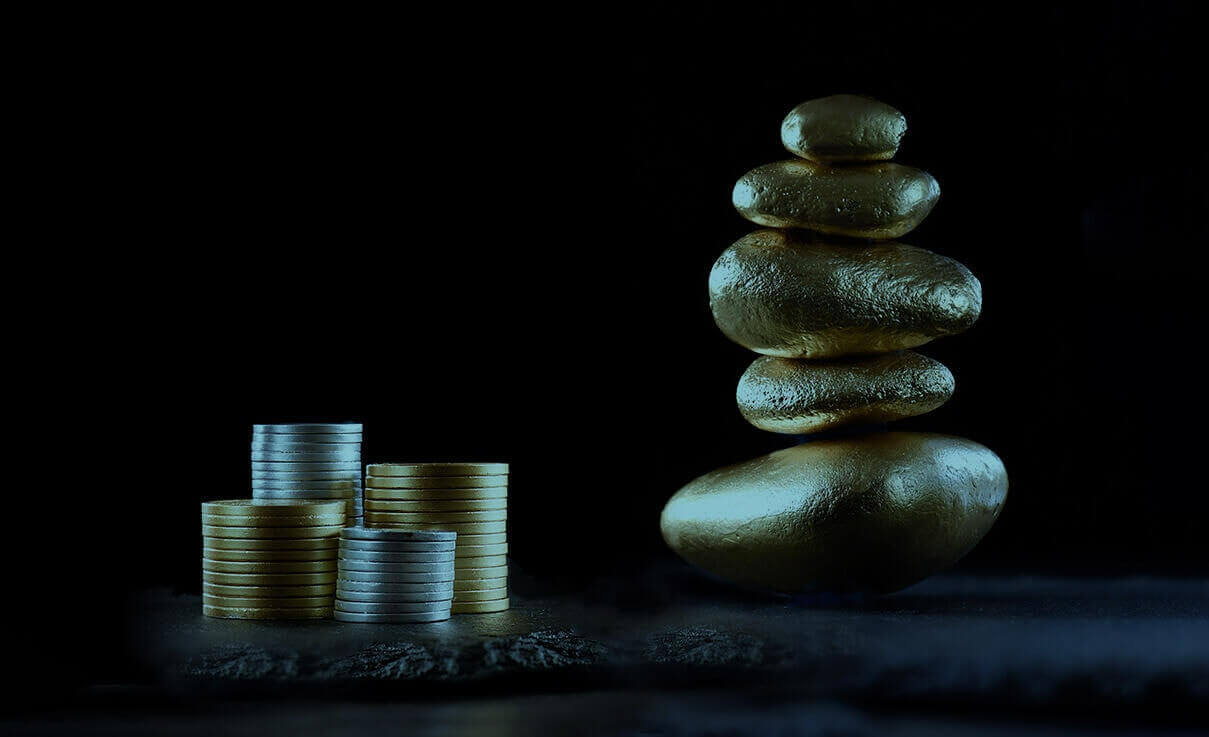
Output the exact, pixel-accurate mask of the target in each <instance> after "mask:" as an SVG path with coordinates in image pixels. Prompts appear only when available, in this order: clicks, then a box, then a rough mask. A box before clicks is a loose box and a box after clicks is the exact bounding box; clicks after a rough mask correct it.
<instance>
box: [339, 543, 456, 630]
mask: <svg viewBox="0 0 1209 737" xmlns="http://www.w3.org/2000/svg"><path fill="white" fill-rule="evenodd" d="M456 538H457V533H454V532H440V531H436V530H424V531H409V530H393V529H370V528H366V527H348V528H345V529H344V530H341V532H340V559H339V567H338V569H339V574H338V576H337V578H336V608H335V611H334V612H333V616H334V617H335V618H336V619H337V620H338V621H341V622H366V623H380V624H403V623H408V622H438V621H440V620H443V619H449V614H450V604H451V603H452V602H453V580H454V569H453V553H454V542H455V540H456Z"/></svg>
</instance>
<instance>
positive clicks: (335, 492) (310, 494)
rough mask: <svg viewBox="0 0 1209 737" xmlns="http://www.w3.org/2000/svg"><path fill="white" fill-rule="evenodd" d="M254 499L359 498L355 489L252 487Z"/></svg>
mask: <svg viewBox="0 0 1209 737" xmlns="http://www.w3.org/2000/svg"><path fill="white" fill-rule="evenodd" d="M252 498H253V499H359V498H360V494H358V493H357V491H356V490H355V489H257V488H253V489H252Z"/></svg>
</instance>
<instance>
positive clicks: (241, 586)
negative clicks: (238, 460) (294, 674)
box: [202, 499, 345, 619]
mask: <svg viewBox="0 0 1209 737" xmlns="http://www.w3.org/2000/svg"><path fill="white" fill-rule="evenodd" d="M344 522H345V502H344V501H343V500H334V501H302V500H292V499H291V500H269V499H233V500H230V501H221V502H205V503H203V504H202V614H205V615H206V616H208V617H223V618H226V619H314V618H319V617H330V616H331V615H332V604H333V601H332V600H333V597H334V595H335V592H336V553H337V550H338V548H339V544H340V542H339V535H340V530H341V529H343V528H344Z"/></svg>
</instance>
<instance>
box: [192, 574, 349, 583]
mask: <svg viewBox="0 0 1209 737" xmlns="http://www.w3.org/2000/svg"><path fill="white" fill-rule="evenodd" d="M335 582H336V572H335V571H324V572H323V573H217V572H214V571H202V583H220V584H223V585H224V586H314V585H316V584H324V583H335Z"/></svg>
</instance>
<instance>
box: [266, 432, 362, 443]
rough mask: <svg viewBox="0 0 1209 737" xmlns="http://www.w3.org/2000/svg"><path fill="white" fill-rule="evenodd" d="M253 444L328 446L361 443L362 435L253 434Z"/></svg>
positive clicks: (346, 433) (344, 433)
mask: <svg viewBox="0 0 1209 737" xmlns="http://www.w3.org/2000/svg"><path fill="white" fill-rule="evenodd" d="M252 442H253V443H267V444H272V443H286V444H293V443H304V444H310V445H328V444H332V443H337V444H341V445H343V444H344V443H360V442H361V433H359V432H342V433H320V432H312V433H280V432H254V433H252Z"/></svg>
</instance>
